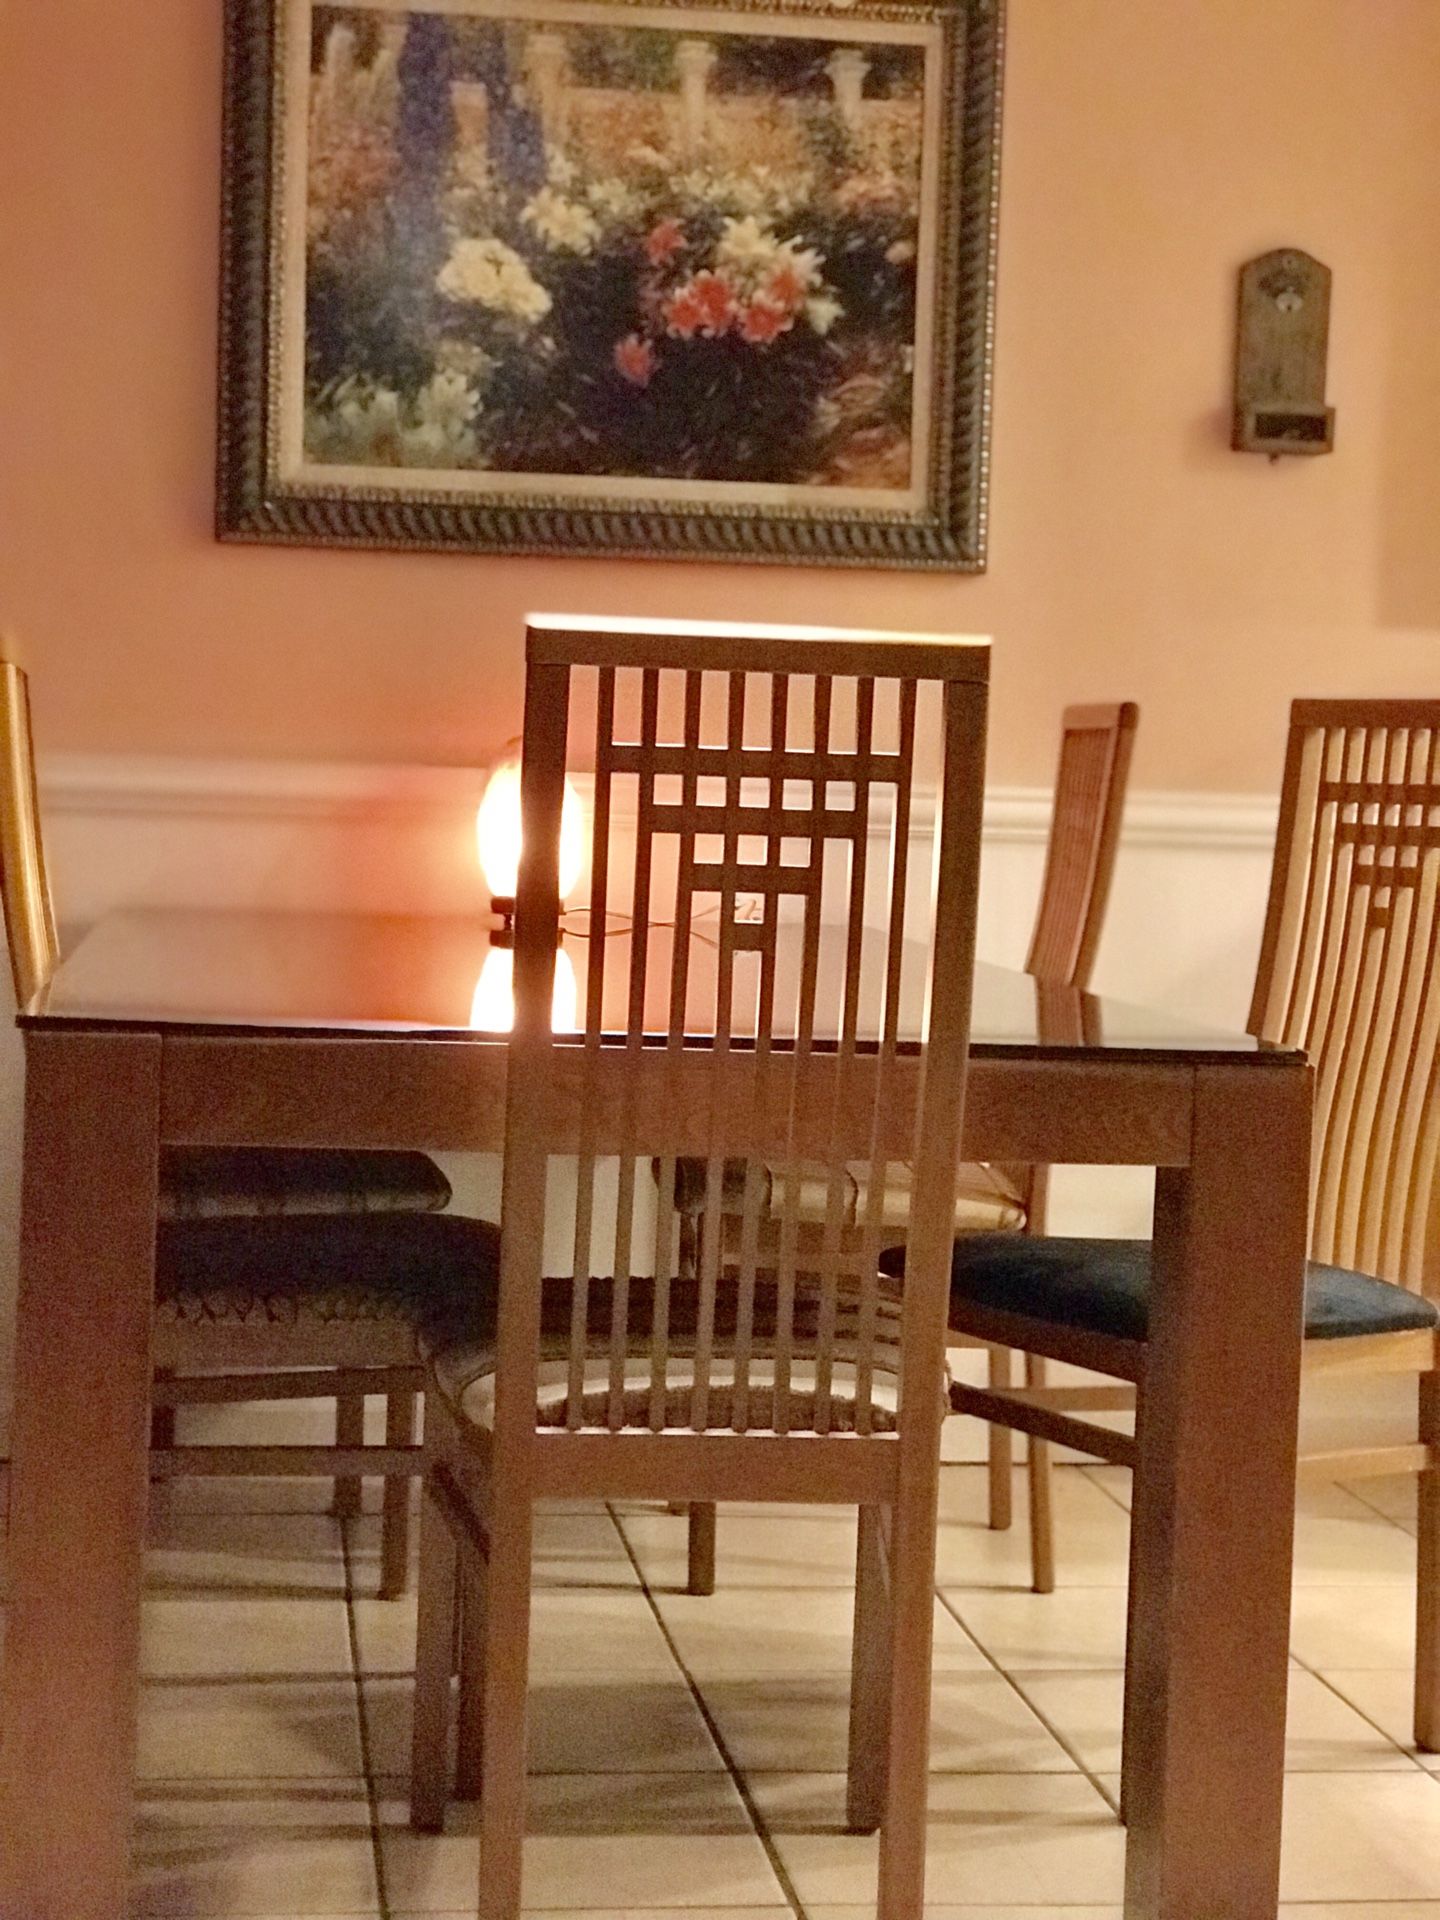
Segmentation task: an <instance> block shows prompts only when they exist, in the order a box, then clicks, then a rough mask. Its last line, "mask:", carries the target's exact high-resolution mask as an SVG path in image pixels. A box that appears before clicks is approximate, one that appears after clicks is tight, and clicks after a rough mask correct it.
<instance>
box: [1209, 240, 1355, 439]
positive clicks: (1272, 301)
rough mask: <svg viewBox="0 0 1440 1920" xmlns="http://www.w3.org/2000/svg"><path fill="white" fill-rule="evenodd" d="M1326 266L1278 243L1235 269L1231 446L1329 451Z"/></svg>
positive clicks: (1331, 428)
mask: <svg viewBox="0 0 1440 1920" xmlns="http://www.w3.org/2000/svg"><path fill="white" fill-rule="evenodd" d="M1330 279H1331V275H1330V269H1329V267H1327V266H1323V265H1322V264H1321V263H1320V261H1318V260H1316V259H1313V258H1312V257H1311V255H1310V254H1308V253H1300V252H1299V251H1297V250H1296V249H1295V248H1292V247H1282V248H1280V249H1278V250H1277V251H1276V252H1274V253H1263V254H1261V256H1260V258H1259V259H1258V260H1252V261H1250V262H1249V264H1248V265H1247V266H1245V267H1242V268H1241V270H1240V313H1239V324H1238V327H1237V330H1236V338H1235V433H1234V438H1233V439H1232V441H1231V445H1232V446H1233V447H1234V448H1235V450H1236V452H1237V453H1266V454H1269V456H1270V458H1271V459H1272V460H1278V459H1279V458H1280V456H1281V455H1282V454H1287V453H1330V452H1332V451H1333V449H1334V446H1335V409H1334V408H1333V407H1327V406H1326V404H1325V364H1326V357H1327V354H1328V350H1329V345H1330Z"/></svg>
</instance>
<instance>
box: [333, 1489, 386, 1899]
mask: <svg viewBox="0 0 1440 1920" xmlns="http://www.w3.org/2000/svg"><path fill="white" fill-rule="evenodd" d="M359 1517H360V1518H362V1519H363V1518H364V1515H363V1514H362V1515H361V1516H359ZM354 1524H355V1522H354V1521H353V1520H341V1521H339V1522H338V1525H339V1528H340V1539H341V1543H342V1547H343V1551H344V1556H345V1626H346V1631H347V1632H348V1634H349V1636H350V1673H351V1678H352V1679H353V1681H354V1683H355V1713H356V1718H357V1719H358V1721H359V1725H360V1765H361V1768H362V1770H363V1772H364V1776H365V1804H366V1806H367V1807H368V1809H369V1812H370V1851H371V1855H372V1858H373V1860H374V1863H375V1898H376V1902H377V1907H376V1912H377V1914H378V1920H391V1912H390V1900H389V1895H388V1892H387V1889H386V1885H385V1849H384V1847H383V1845H382V1844H381V1840H380V1793H379V1789H378V1787H377V1786H376V1783H375V1767H374V1757H373V1754H372V1751H371V1747H370V1716H369V1710H368V1708H367V1707H366V1704H365V1676H364V1674H363V1673H362V1671H361V1667H360V1630H359V1628H358V1626H357V1625H356V1623H355V1568H354V1560H353V1556H352V1553H351V1542H350V1529H351V1527H352V1526H353V1525H354Z"/></svg>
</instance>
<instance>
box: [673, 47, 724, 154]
mask: <svg viewBox="0 0 1440 1920" xmlns="http://www.w3.org/2000/svg"><path fill="white" fill-rule="evenodd" d="M715 57H716V56H715V49H714V47H712V46H711V44H710V42H709V41H708V40H692V39H686V40H682V41H681V42H680V43H679V45H678V46H677V47H676V49H675V65H676V68H677V69H678V71H679V74H680V146H681V153H682V155H683V157H684V158H685V159H687V160H698V159H699V158H700V155H701V154H702V153H703V151H704V148H705V134H706V129H707V126H708V123H709V118H710V105H709V99H708V94H709V88H710V70H711V68H712V67H713V66H714V65H715Z"/></svg>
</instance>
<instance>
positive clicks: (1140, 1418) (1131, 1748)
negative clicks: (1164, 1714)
mask: <svg viewBox="0 0 1440 1920" xmlns="http://www.w3.org/2000/svg"><path fill="white" fill-rule="evenodd" d="M1144 1419H1145V1389H1144V1387H1143V1385H1142V1386H1139V1387H1137V1388H1136V1390H1135V1447H1136V1452H1137V1453H1138V1452H1139V1449H1140V1448H1141V1447H1142V1446H1143V1445H1144V1443H1145V1426H1144ZM1138 1585H1139V1582H1138V1581H1137V1580H1136V1578H1135V1526H1134V1522H1133V1521H1132V1522H1131V1526H1130V1577H1129V1583H1128V1586H1127V1588H1126V1596H1125V1705H1124V1709H1123V1713H1124V1717H1123V1719H1122V1721H1121V1724H1120V1824H1121V1826H1122V1827H1123V1826H1124V1825H1125V1824H1126V1822H1127V1820H1128V1817H1129V1810H1130V1804H1131V1801H1132V1799H1133V1795H1132V1792H1131V1770H1132V1768H1133V1766H1134V1753H1135V1742H1134V1741H1133V1740H1132V1739H1131V1737H1130V1730H1131V1728H1132V1727H1133V1726H1134V1724H1135V1721H1136V1719H1137V1717H1138V1715H1139V1713H1140V1701H1139V1699H1138V1697H1137V1689H1136V1686H1135V1677H1134V1669H1133V1667H1132V1666H1131V1663H1130V1642H1131V1637H1132V1634H1133V1631H1134V1626H1135V1594H1136V1590H1137V1588H1138Z"/></svg>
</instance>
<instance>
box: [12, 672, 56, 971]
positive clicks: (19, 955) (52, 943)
mask: <svg viewBox="0 0 1440 1920" xmlns="http://www.w3.org/2000/svg"><path fill="white" fill-rule="evenodd" d="M0 902H3V905H4V910H5V942H6V948H7V951H8V953H9V956H10V976H11V979H12V980H13V982H14V985H15V1001H16V1005H17V1006H21V1007H23V1006H24V1005H25V1004H26V1003H27V1002H28V1001H30V1000H32V999H33V998H34V996H35V995H36V994H37V993H38V992H39V991H40V989H41V988H42V987H43V986H45V985H46V983H47V982H48V981H49V978H50V976H51V974H52V973H53V972H54V971H55V966H56V962H57V961H58V960H59V958H60V942H59V938H58V936H57V934H56V931H55V910H54V907H53V906H52V904H51V899H50V883H49V880H48V878H47V877H46V873H45V849H44V844H43V842H42V840H41V837H40V797H39V792H38V790H37V787H36V781H35V747H34V740H33V736H32V733H31V727H30V687H29V683H28V681H27V680H26V677H25V674H24V672H23V671H22V669H21V668H19V667H17V666H16V665H15V664H14V662H13V661H10V660H0Z"/></svg>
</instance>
